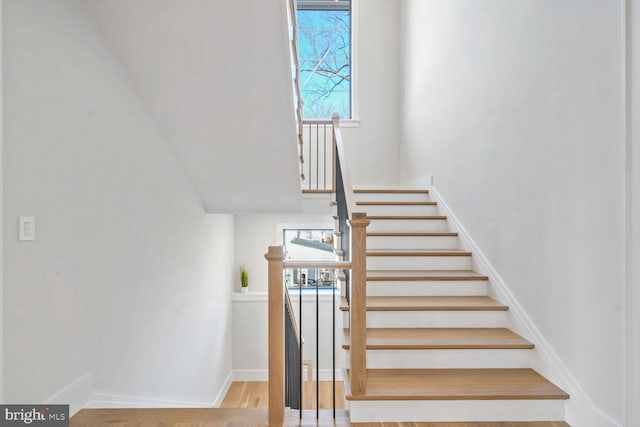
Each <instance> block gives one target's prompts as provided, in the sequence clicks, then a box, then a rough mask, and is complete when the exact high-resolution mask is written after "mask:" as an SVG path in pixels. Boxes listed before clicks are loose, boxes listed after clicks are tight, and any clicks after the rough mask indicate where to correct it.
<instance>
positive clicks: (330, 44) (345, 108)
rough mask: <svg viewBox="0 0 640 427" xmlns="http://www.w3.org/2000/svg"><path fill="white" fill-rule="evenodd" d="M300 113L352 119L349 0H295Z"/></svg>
mask: <svg viewBox="0 0 640 427" xmlns="http://www.w3.org/2000/svg"><path fill="white" fill-rule="evenodd" d="M297 8H298V45H299V55H300V58H298V59H299V61H300V79H301V81H300V86H301V90H302V98H303V100H304V111H303V116H304V117H305V118H309V119H327V118H330V117H331V114H332V113H334V112H337V113H339V114H340V117H342V118H346V119H350V118H352V110H353V105H352V104H353V103H352V97H351V95H352V88H351V83H352V78H351V76H352V68H353V67H352V60H351V39H352V36H351V27H352V25H351V21H352V19H351V18H352V13H351V1H350V0H333V1H332V0H298V2H297Z"/></svg>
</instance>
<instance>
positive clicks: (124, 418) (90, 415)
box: [69, 408, 570, 427]
mask: <svg viewBox="0 0 640 427" xmlns="http://www.w3.org/2000/svg"><path fill="white" fill-rule="evenodd" d="M315 414H316V413H315V411H303V417H302V420H300V419H299V413H298V411H292V410H288V411H286V413H285V420H284V423H283V426H302V425H304V426H311V425H313V426H345V427H346V426H359V427H570V426H569V424H567V423H565V422H559V421H555V422H554V421H549V422H506V423H354V424H351V423H350V422H349V415H348V412H347V411H337V412H336V419H335V420H334V419H333V418H332V411H320V419H316V418H315ZM69 425H70V427H119V426H122V427H125V426H126V427H130V426H166V427H196V426H217V427H246V426H253V427H263V426H264V427H266V426H268V425H269V424H268V422H267V408H241V409H240V408H237V409H232V408H225V409H217V408H180V409H164V408H163V409H156V408H154V409H83V410H81V411H80V412H78V413H77V414H76V415H74V416H73V417H71V421H70V424H69Z"/></svg>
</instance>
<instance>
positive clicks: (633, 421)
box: [623, 0, 640, 427]
mask: <svg viewBox="0 0 640 427" xmlns="http://www.w3.org/2000/svg"><path fill="white" fill-rule="evenodd" d="M624 19H625V21H624V23H623V24H624V25H623V28H624V29H625V34H624V36H625V40H624V42H625V54H626V56H625V60H626V63H625V68H624V71H625V73H626V76H625V85H626V87H625V111H626V116H625V120H626V128H625V130H626V185H627V192H626V209H627V210H626V216H627V222H626V227H627V228H626V236H627V242H626V244H627V253H626V266H627V271H626V273H627V283H626V285H627V289H626V299H627V304H626V311H627V318H626V320H627V337H626V339H627V355H626V356H627V366H626V368H627V384H626V386H627V388H626V393H627V399H626V409H627V413H626V417H627V420H626V423H627V426H628V427H635V426H638V425H640V408H639V407H638V405H637V402H638V399H640V366H639V364H640V362H639V361H640V317H639V315H638V310H640V268H639V267H638V263H637V260H638V257H639V256H640V224H639V223H638V219H637V218H636V217H637V215H638V212H640V170H639V169H640V120H639V119H638V117H637V116H638V114H637V112H639V111H640V83H639V81H638V79H637V73H638V72H640V43H638V42H637V40H638V37H640V4H639V3H638V1H637V0H627V1H626V2H625V16H624ZM634 41H635V42H634Z"/></svg>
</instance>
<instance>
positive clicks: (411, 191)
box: [353, 188, 429, 194]
mask: <svg viewBox="0 0 640 427" xmlns="http://www.w3.org/2000/svg"><path fill="white" fill-rule="evenodd" d="M353 192H354V193H355V194H429V190H416V189H402V188H387V189H385V188H377V189H375V188H369V189H365V188H359V189H355V190H353Z"/></svg>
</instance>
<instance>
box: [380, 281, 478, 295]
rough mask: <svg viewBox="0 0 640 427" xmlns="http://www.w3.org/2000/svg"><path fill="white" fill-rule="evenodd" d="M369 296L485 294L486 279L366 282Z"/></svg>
mask: <svg viewBox="0 0 640 427" xmlns="http://www.w3.org/2000/svg"><path fill="white" fill-rule="evenodd" d="M367 295H369V296H403V297H404V296H485V295H487V282H486V281H480V280H478V281H463V280H461V281H428V280H425V281H420V282H395V281H392V282H367Z"/></svg>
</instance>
